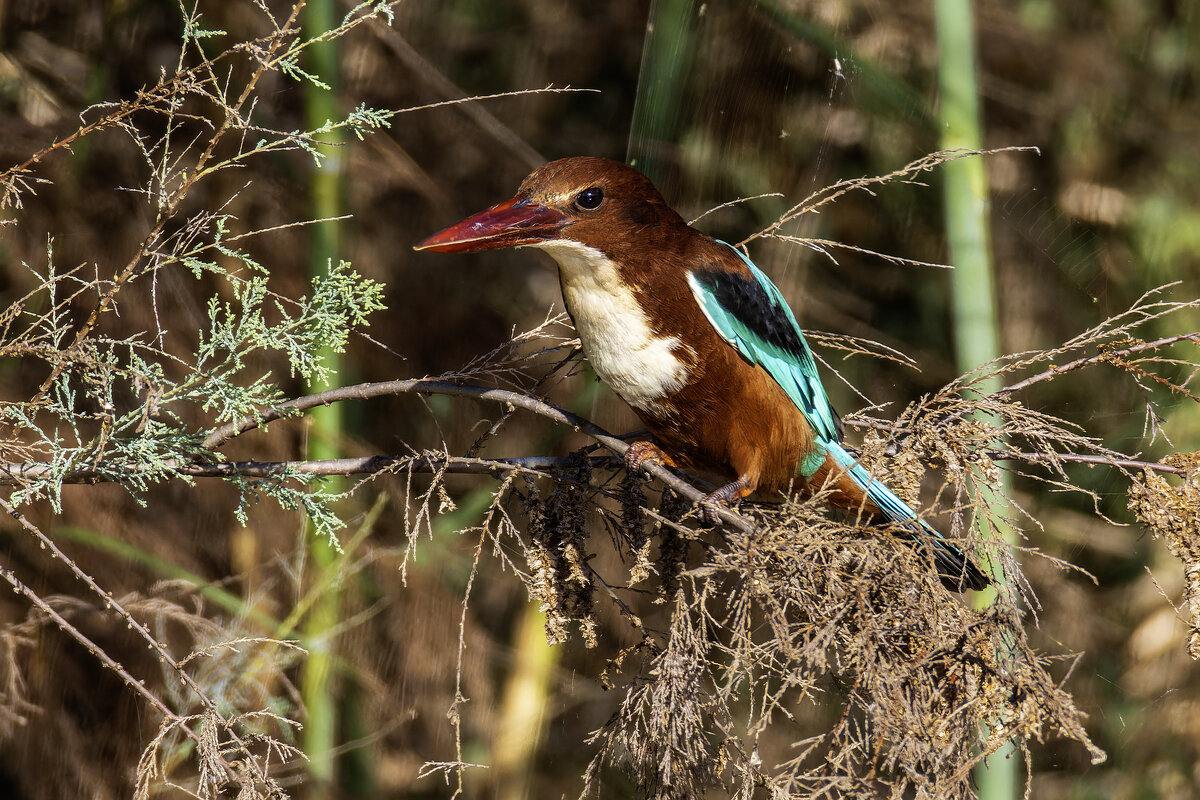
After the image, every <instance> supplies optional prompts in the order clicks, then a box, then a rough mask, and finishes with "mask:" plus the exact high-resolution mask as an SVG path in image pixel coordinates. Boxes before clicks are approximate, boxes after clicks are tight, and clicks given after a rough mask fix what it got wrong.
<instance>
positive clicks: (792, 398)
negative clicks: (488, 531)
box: [414, 157, 989, 591]
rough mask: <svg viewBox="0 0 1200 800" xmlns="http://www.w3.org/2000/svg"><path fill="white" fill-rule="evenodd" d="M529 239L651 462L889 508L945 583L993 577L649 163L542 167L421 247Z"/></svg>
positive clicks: (640, 456)
mask: <svg viewBox="0 0 1200 800" xmlns="http://www.w3.org/2000/svg"><path fill="white" fill-rule="evenodd" d="M508 247H536V248H538V249H540V250H542V251H544V252H546V253H548V254H549V255H550V256H551V257H552V258H553V259H554V260H555V261H556V262H557V263H558V271H559V280H560V285H561V288H562V295H563V301H564V302H565V305H566V309H567V313H568V314H569V315H570V317H571V320H572V322H573V323H574V325H575V330H576V332H577V333H578V335H579V341H580V344H581V345H582V347H583V353H584V355H585V356H586V357H587V359H588V361H589V362H590V363H591V365H592V368H593V369H594V370H595V371H596V374H597V375H598V376H599V377H600V378H601V380H603V381H604V382H605V383H607V384H608V386H609V387H610V388H611V389H612V390H613V391H614V392H616V394H617V395H618V396H620V397H621V399H623V400H624V401H625V402H626V403H628V404H629V405H630V406H631V407H632V408H633V410H634V412H636V414H637V415H638V417H639V418H640V419H641V420H642V422H643V423H644V424H645V426H646V428H647V430H648V431H649V434H650V439H648V440H645V441H638V442H634V443H633V444H632V445H631V446H630V447H629V450H628V451H627V453H626V455H625V465H626V467H627V468H628V469H629V470H630V471H631V472H634V473H636V472H637V471H638V469H639V468H640V467H641V466H642V465H643V464H645V463H647V462H648V461H650V460H657V461H659V462H661V463H663V464H666V465H668V466H674V467H682V468H687V469H692V470H698V471H701V472H707V473H709V474H715V475H720V476H722V479H723V480H725V481H727V482H726V483H724V484H723V485H722V486H720V488H718V489H716V490H715V491H713V492H712V493H711V494H709V495H708V496H707V497H705V498H704V500H703V501H702V502H701V504H700V508H701V512H702V516H704V517H705V519H706V520H707V521H709V522H710V523H715V522H716V521H717V519H716V513H715V508H716V507H717V506H718V505H721V504H725V505H731V504H735V503H737V502H739V501H741V500H742V499H743V498H746V497H749V496H750V495H752V494H755V493H756V492H757V493H760V494H761V493H779V492H785V491H787V490H788V489H789V488H791V487H795V488H798V489H800V490H801V491H803V492H805V493H808V494H811V493H815V492H818V491H821V490H823V489H828V490H829V491H828V492H827V494H826V495H825V496H826V497H827V498H828V502H829V503H830V504H831V505H833V506H835V507H838V508H840V509H843V510H846V511H850V512H852V513H854V512H857V513H860V514H865V515H868V516H871V517H874V518H883V519H885V520H888V521H890V522H892V523H894V524H895V526H896V530H897V531H898V532H900V534H901V535H903V536H904V537H905V538H907V539H909V540H911V541H913V542H927V543H929V544H930V545H931V546H932V551H933V556H934V566H935V568H936V569H937V572H938V575H939V577H940V579H941V581H942V583H943V584H944V585H945V586H947V587H948V588H950V589H952V590H957V591H963V590H966V589H973V590H979V589H983V588H985V587H986V586H987V585H988V583H989V579H988V577H987V575H986V574H985V573H984V572H983V571H982V570H981V569H980V568H979V567H978V566H976V565H975V564H974V563H973V562H972V561H971V559H970V558H969V557H968V556H967V555H966V554H965V553H964V552H963V551H962V550H961V549H960V548H958V547H957V546H955V545H954V544H952V543H951V542H949V541H947V540H945V539H944V538H943V537H941V536H940V534H938V533H937V531H935V530H934V529H933V528H932V527H930V526H929V525H928V524H927V523H926V522H925V521H924V520H922V519H920V517H918V516H917V514H916V512H914V511H913V509H912V508H911V507H910V506H909V505H908V504H907V503H905V502H904V501H903V500H901V499H900V498H899V497H897V496H896V495H895V494H894V493H893V492H892V491H891V490H889V489H888V488H887V487H886V486H885V485H884V484H883V483H881V482H880V481H879V480H877V479H875V478H873V477H872V476H871V475H870V473H868V472H867V470H866V469H865V468H864V467H863V466H862V465H861V464H859V463H858V462H857V461H856V460H855V458H854V456H852V455H851V454H850V453H849V452H848V451H847V450H846V448H845V447H844V446H843V444H842V442H843V433H844V432H843V428H842V423H841V420H840V418H839V417H838V415H837V413H836V412H835V411H834V409H833V407H832V406H831V405H830V402H829V398H828V396H827V395H826V393H825V388H824V386H823V385H822V383H821V378H820V375H819V374H818V372H817V365H816V360H815V359H814V358H813V354H812V350H811V349H810V348H809V346H808V343H807V341H805V338H804V333H803V332H802V331H801V329H800V325H799V324H798V323H797V322H796V317H795V315H794V314H793V313H792V310H791V309H790V308H789V307H788V304H787V302H786V301H785V300H784V297H783V294H782V293H781V292H780V291H779V289H778V288H777V287H776V286H775V284H774V283H772V282H771V280H770V278H768V277H767V276H766V274H765V273H764V272H763V271H762V270H760V269H759V268H758V267H757V266H755V264H754V262H752V261H751V260H750V258H749V257H748V256H747V255H746V254H745V253H744V252H742V251H741V250H739V249H738V248H736V247H734V246H732V245H730V244H728V243H726V242H723V241H721V240H720V239H714V238H713V237H711V236H708V235H706V234H704V233H702V232H700V231H698V230H696V229H695V228H692V227H691V226H690V225H688V224H687V223H686V222H685V221H684V220H683V218H682V217H680V216H679V214H678V213H676V212H675V211H674V210H672V209H671V208H670V207H669V206H668V205H667V203H666V202H665V201H664V200H663V198H662V195H661V194H659V192H658V190H657V189H656V188H655V187H654V184H652V183H651V182H650V180H649V179H647V178H646V177H645V176H644V175H642V174H641V173H640V172H638V171H637V170H635V169H633V168H632V167H630V166H627V165H625V164H622V163H621V162H619V161H611V160H608V159H603V158H590V157H575V158H564V159H560V160H558V161H552V162H550V163H548V164H545V165H543V166H541V167H539V168H537V169H536V170H534V171H533V172H532V173H531V174H530V175H529V177H527V178H526V179H525V180H524V181H523V182H522V183H521V186H520V188H519V189H518V190H517V193H516V196H514V197H513V198H512V199H510V200H506V201H505V202H503V203H499V204H497V205H494V206H492V207H491V208H488V209H486V210H484V211H481V212H479V213H478V214H475V215H473V216H471V217H468V218H467V219H464V220H463V221H462V222H459V223H457V224H456V225H452V226H450V227H449V228H446V229H445V230H442V231H440V232H438V233H435V234H433V235H432V236H430V237H429V238H427V239H425V240H424V241H422V242H421V243H420V244H418V245H416V247H415V248H414V249H416V250H419V251H432V252H438V253H460V252H462V253H472V252H478V251H483V250H495V249H500V248H508Z"/></svg>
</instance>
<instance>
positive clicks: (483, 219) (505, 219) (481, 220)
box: [413, 197, 571, 253]
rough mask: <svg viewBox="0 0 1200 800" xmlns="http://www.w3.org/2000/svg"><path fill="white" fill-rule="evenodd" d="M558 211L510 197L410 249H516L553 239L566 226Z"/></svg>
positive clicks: (526, 200)
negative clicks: (510, 198)
mask: <svg viewBox="0 0 1200 800" xmlns="http://www.w3.org/2000/svg"><path fill="white" fill-rule="evenodd" d="M570 221H571V220H570V217H568V216H567V215H566V214H563V213H562V212H561V211H556V210H555V209H553V208H549V207H547V206H543V205H539V204H537V203H535V202H533V201H532V200H529V199H528V198H525V197H514V198H513V199H512V200H508V201H506V202H504V203H500V204H499V205H495V206H492V207H491V208H489V209H487V210H486V211H480V212H479V213H478V214H475V215H474V216H471V217H467V218H466V219H464V220H463V221H462V222H460V223H458V224H457V225H451V226H450V227H449V228H446V229H445V230H444V231H438V232H437V233H435V234H434V235H433V236H430V237H429V238H428V239H426V240H425V241H423V242H421V243H420V244H418V245H416V246H415V247H413V249H414V250H432V251H433V252H435V253H474V252H478V251H479V250H498V249H500V248H502V247H520V246H521V245H523V244H536V243H538V242H544V241H546V240H548V239H553V238H555V237H556V236H557V234H558V231H559V230H560V229H561V228H562V227H563V226H565V225H566V224H567V223H569V222H570Z"/></svg>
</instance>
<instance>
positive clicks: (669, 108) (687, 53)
mask: <svg viewBox="0 0 1200 800" xmlns="http://www.w3.org/2000/svg"><path fill="white" fill-rule="evenodd" d="M697 2H698V0H653V2H652V3H651V4H650V14H649V16H648V24H647V30H646V41H645V44H644V45H643V46H642V65H641V69H640V70H639V73H638V87H637V94H636V96H635V98H634V101H633V122H632V123H631V125H630V127H629V130H630V134H629V151H628V154H627V156H626V158H627V160H628V161H629V163H630V164H631V165H633V166H635V167H637V168H638V169H639V170H640V171H641V172H642V174H643V175H645V176H646V177H648V178H650V180H652V181H654V183H655V184H657V185H658V187H659V188H660V189H662V188H663V186H664V183H665V181H666V180H667V176H668V170H667V169H666V167H667V165H668V164H669V163H670V159H669V158H667V157H666V155H667V152H668V149H674V147H675V146H676V145H677V143H678V136H677V135H676V133H677V132H678V130H679V127H680V124H681V122H682V119H683V114H682V102H683V98H684V97H685V96H686V93H685V92H684V90H683V85H684V84H685V83H686V82H687V79H688V75H689V72H690V71H691V63H692V57H693V55H694V52H693V51H694V50H695V47H693V46H692V44H693V40H694V39H695V33H696V20H697ZM668 188H669V187H668ZM664 191H666V190H664Z"/></svg>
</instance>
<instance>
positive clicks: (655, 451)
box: [625, 440, 675, 475]
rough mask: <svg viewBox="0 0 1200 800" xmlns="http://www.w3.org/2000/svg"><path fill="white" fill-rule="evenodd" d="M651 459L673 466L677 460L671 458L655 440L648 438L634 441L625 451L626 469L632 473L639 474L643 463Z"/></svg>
mask: <svg viewBox="0 0 1200 800" xmlns="http://www.w3.org/2000/svg"><path fill="white" fill-rule="evenodd" d="M651 461H657V462H659V463H661V464H666V465H667V466H671V467H673V466H675V462H674V461H672V460H671V457H670V456H668V455H667V454H666V452H664V451H663V449H662V448H661V447H659V446H658V445H656V444H655V443H654V442H650V441H646V440H642V441H640V442H634V443H633V444H631V445H629V449H628V450H626V451H625V469H626V470H628V471H629V473H630V474H632V475H636V474H638V473H639V472H640V471H641V469H642V465H643V464H647V463H649V462H651Z"/></svg>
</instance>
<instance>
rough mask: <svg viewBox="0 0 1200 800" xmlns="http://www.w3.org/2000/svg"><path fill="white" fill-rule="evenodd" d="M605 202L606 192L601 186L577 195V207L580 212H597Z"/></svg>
mask: <svg viewBox="0 0 1200 800" xmlns="http://www.w3.org/2000/svg"><path fill="white" fill-rule="evenodd" d="M603 202H604V190H603V189H601V188H600V187H599V186H593V187H592V188H590V189H584V190H583V191H582V192H580V193H579V194H577V195H575V207H576V208H578V209H579V210H580V211H595V210H596V209H597V208H599V207H600V204H601V203H603Z"/></svg>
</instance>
